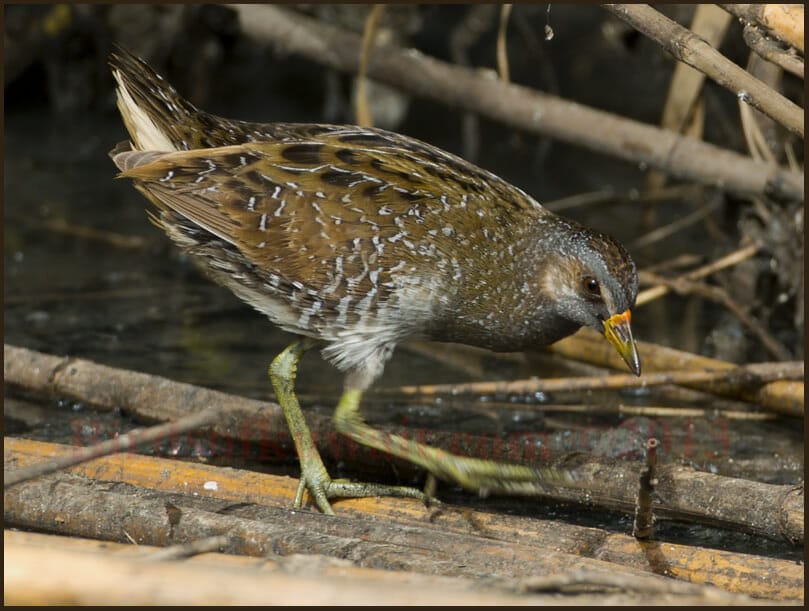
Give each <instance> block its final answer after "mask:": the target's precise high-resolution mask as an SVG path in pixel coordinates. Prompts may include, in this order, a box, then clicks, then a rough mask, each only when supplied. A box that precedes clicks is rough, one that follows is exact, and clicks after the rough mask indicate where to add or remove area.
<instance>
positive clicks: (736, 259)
mask: <svg viewBox="0 0 809 611" xmlns="http://www.w3.org/2000/svg"><path fill="white" fill-rule="evenodd" d="M760 248H761V247H760V246H759V245H758V244H753V245H751V246H745V247H744V248H740V249H739V250H735V251H733V252H732V253H730V254H728V255H725V256H724V257H722V258H720V259H717V260H716V261H713V262H711V263H709V264H707V265H703V266H702V267H700V268H698V269H695V270H694V271H691V272H688V273H687V274H684V275H682V276H679V277H678V278H679V279H683V280H699V279H700V278H705V277H706V276H710V275H711V274H713V273H716V272H718V271H720V270H723V269H725V268H726V267H731V266H733V265H737V264H739V263H741V262H742V261H745V260H747V259H749V258H750V257H752V256H753V255H755V254H756V253H757V252H758V251H759V249H760ZM678 278H675V279H674V280H673V281H676V280H677V279H678ZM670 290H671V287H670V286H668V285H664V284H661V285H659V286H654V287H652V288H650V289H646V290H645V291H642V292H641V293H639V294H638V297H637V299H636V300H635V306H636V307H637V306H641V305H644V304H647V303H649V302H650V301H654V300H655V299H659V298H660V297H662V296H663V295H665V294H666V293H668V292H669V291H670Z"/></svg>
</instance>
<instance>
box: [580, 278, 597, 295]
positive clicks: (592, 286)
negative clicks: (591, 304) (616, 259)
mask: <svg viewBox="0 0 809 611" xmlns="http://www.w3.org/2000/svg"><path fill="white" fill-rule="evenodd" d="M584 290H586V291H587V293H588V294H589V295H590V296H592V297H599V298H600V297H601V286H600V285H599V284H598V280H596V279H595V278H593V277H592V276H585V277H584Z"/></svg>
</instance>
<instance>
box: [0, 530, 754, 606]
mask: <svg viewBox="0 0 809 611" xmlns="http://www.w3.org/2000/svg"><path fill="white" fill-rule="evenodd" d="M3 545H4V547H3V549H4V557H5V559H6V560H7V561H8V562H7V563H6V567H5V571H4V599H5V600H4V602H6V604H12V605H14V604H57V605H58V604H64V603H65V602H66V601H70V602H71V603H74V604H97V605H111V604H112V605H115V604H117V605H139V604H140V605H169V604H182V605H189V604H192V605H194V604H196V605H212V604H255V605H268V604H279V605H298V604H313V605H314V604H318V605H324V606H325V605H329V606H331V605H368V604H379V603H380V602H382V601H384V602H385V603H386V604H421V605H428V604H429V605H436V604H447V605H449V604H452V605H468V606H472V605H527V604H531V605H539V604H545V605H547V604H553V603H555V602H559V601H560V598H559V595H558V594H554V593H542V594H534V593H532V592H531V591H530V590H528V591H526V592H524V593H522V594H520V595H518V594H517V593H516V592H515V589H514V588H511V589H507V588H505V587H498V586H497V585H496V584H491V583H489V584H487V583H481V582H480V581H477V580H471V579H464V578H457V577H455V578H447V577H441V576H434V575H424V574H419V573H414V572H404V571H380V570H375V569H367V568H360V567H356V566H353V565H352V564H351V563H349V562H346V561H341V560H333V559H324V558H322V557H318V556H314V555H309V556H306V557H303V556H291V557H279V556H274V557H271V558H266V559H255V558H245V557H238V556H229V555H225V554H212V553H209V554H202V555H200V556H196V557H194V558H192V559H190V560H187V561H184V562H170V561H153V560H149V558H150V557H151V556H152V555H153V554H154V553H155V551H156V550H159V548H154V547H150V546H134V545H121V544H115V543H109V542H104V543H99V542H93V541H90V540H86V539H76V538H67V537H58V536H53V535H42V534H34V533H21V532H13V531H6V532H5V533H4V541H3ZM43 575H46V576H47V578H43ZM609 577H610V576H609V575H605V574H603V573H602V574H600V579H601V581H602V583H603V587H602V588H601V589H602V590H603V591H599V588H597V587H593V586H592V585H590V586H589V587H588V588H587V589H580V593H576V592H575V590H573V587H574V586H575V578H576V574H572V575H567V576H562V575H559V577H558V578H559V579H560V581H561V579H562V578H566V579H567V581H568V582H569V583H570V585H571V588H570V590H571V591H569V592H568V593H566V594H565V597H564V599H562V600H564V602H567V603H570V602H576V603H580V604H640V603H642V602H643V600H644V599H645V597H648V596H649V594H650V591H651V592H653V593H654V595H655V596H656V598H658V599H659V600H660V601H668V602H670V603H674V602H676V603H677V604H700V603H702V604H711V603H713V604H716V603H720V602H724V603H726V604H727V603H728V602H730V600H729V598H728V596H727V595H725V594H723V593H722V592H717V590H715V589H713V588H699V589H697V588H695V587H694V586H690V585H689V584H683V583H678V582H676V581H673V580H668V581H661V580H659V579H655V580H654V582H651V581H650V580H649V579H648V578H637V579H636V583H639V584H641V585H643V586H645V587H646V589H645V590H644V591H641V592H640V593H638V592H633V591H631V590H630V591H616V588H615V587H610V585H611V584H612V582H611V581H610V580H609ZM585 585H586V584H585ZM650 586H651V588H650ZM655 588H656V589H655ZM733 600H734V601H735V602H737V603H745V602H752V601H749V599H748V600H747V601H745V599H743V598H742V597H738V596H737V597H734V599H733Z"/></svg>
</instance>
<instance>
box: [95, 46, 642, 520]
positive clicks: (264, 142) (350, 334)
mask: <svg viewBox="0 0 809 611" xmlns="http://www.w3.org/2000/svg"><path fill="white" fill-rule="evenodd" d="M109 65H110V68H111V71H112V74H113V77H114V79H115V82H116V92H117V106H118V109H119V111H120V114H121V116H122V118H123V122H124V125H125V127H126V129H127V131H128V134H129V138H130V139H129V141H124V142H122V143H120V144H118V145H117V146H116V147H115V148H114V149H113V150H112V151H111V152H110V156H111V158H112V160H113V162H114V163H115V165H116V166H117V168H118V169H119V170H120V173H119V174H118V176H119V177H123V178H128V179H131V180H132V181H133V183H134V186H135V187H136V188H137V189H138V190H139V191H140V192H141V193H143V194H144V195H145V196H146V198H147V199H148V200H149V201H150V202H151V203H152V204H153V205H154V209H153V210H152V211H151V212H150V217H151V220H152V222H153V223H154V224H155V225H157V226H158V227H160V228H161V229H162V230H163V231H165V233H166V234H167V235H168V237H169V238H170V239H171V240H172V241H173V242H174V243H175V244H176V245H177V246H179V248H180V249H181V250H182V251H183V252H185V253H187V255H189V257H190V258H191V259H192V260H193V261H195V263H197V264H198V265H199V266H200V267H201V268H202V269H203V270H204V271H205V272H206V273H207V274H208V275H209V276H210V277H211V278H212V279H213V280H214V281H215V282H217V283H219V284H221V285H223V286H224V287H227V288H228V289H230V290H231V291H232V292H233V293H234V294H235V295H236V296H237V297H239V298H240V299H242V300H243V301H244V302H246V303H247V304H249V305H250V306H252V307H253V308H255V309H256V310H258V311H259V312H261V313H263V314H264V315H266V316H267V317H268V318H269V320H270V321H271V322H272V323H274V324H275V325H277V326H278V327H280V328H281V329H284V330H285V331H288V332H291V333H293V334H295V335H296V336H297V338H298V339H296V340H295V341H294V342H293V343H292V344H290V345H289V346H288V347H287V348H286V349H285V350H284V351H282V352H281V353H280V354H279V355H278V356H276V357H275V358H274V359H273V360H272V362H271V364H270V366H269V378H270V381H271V384H272V386H273V389H274V390H275V394H276V396H277V398H278V403H279V404H280V406H281V408H282V410H283V413H284V416H285V418H286V421H287V424H288V426H289V430H290V434H291V436H292V438H293V441H294V443H295V448H296V452H297V455H298V458H299V461H300V465H301V478H300V484H299V487H298V491H297V494H296V497H295V501H294V505H295V506H296V507H300V506H301V505H302V500H303V498H304V493H305V492H308V494H309V495H310V498H311V499H312V500H313V501H314V503H315V504H316V506H317V508H318V509H319V510H320V511H321V512H323V513H326V514H333V513H334V511H333V508H332V506H331V501H332V500H335V499H339V498H344V497H358V496H380V495H393V496H400V497H414V498H419V499H422V500H424V501H427V502H429V501H430V500H431V499H433V492H434V489H435V483H436V480H442V481H448V482H451V483H454V484H456V485H460V486H462V487H463V488H465V489H468V490H471V491H476V492H478V493H480V494H481V495H485V494H489V493H506V494H526V495H528V494H542V493H543V491H545V490H546V489H547V486H548V485H549V484H550V485H562V484H569V485H574V486H575V485H577V480H576V478H575V477H574V476H572V475H571V474H570V472H567V471H564V470H562V469H558V468H552V467H536V466H531V467H529V466H525V465H518V464H507V463H497V462H494V461H489V460H483V459H477V458H473V457H465V456H458V455H455V454H451V453H449V452H446V451H444V450H443V449H439V448H434V447H430V446H427V445H424V444H420V443H417V442H415V441H413V440H408V439H405V438H403V437H400V436H397V435H393V434H390V433H387V432H384V431H380V430H377V429H374V428H372V427H370V426H369V425H368V424H366V423H365V422H364V421H363V419H362V416H361V413H360V403H361V398H362V395H363V393H364V392H365V391H366V390H367V389H368V388H369V387H370V386H371V385H372V384H373V383H374V381H375V380H377V378H378V377H379V376H380V374H381V373H382V371H383V369H384V367H385V364H386V363H387V362H388V360H389V359H390V358H391V355H392V353H393V350H394V348H395V347H396V345H397V344H398V343H400V342H402V341H404V340H414V339H416V340H427V341H441V342H455V343H461V344H468V345H473V346H479V347H482V348H487V349H490V350H494V351H509V352H513V351H518V350H523V349H529V348H537V347H540V346H546V345H549V344H551V343H553V342H556V341H557V340H560V339H562V338H564V337H566V336H568V335H571V334H573V333H574V332H576V331H577V330H578V329H580V328H581V327H590V328H593V329H596V330H597V331H599V332H600V333H602V334H604V336H605V338H606V339H607V341H609V343H610V344H612V346H614V347H615V349H616V350H617V352H618V353H619V354H620V355H621V357H622V358H623V360H624V361H625V363H626V364H627V366H628V367H629V369H630V370H631V371H633V372H634V373H635V374H637V375H640V359H639V356H638V351H637V346H636V342H635V340H634V338H633V335H632V329H631V308H632V307H633V306H634V303H635V298H636V296H637V292H638V276H637V270H636V266H635V263H634V261H633V260H632V257H631V256H630V254H629V253H628V252H627V250H626V249H625V248H624V247H623V246H622V245H621V244H620V243H619V242H618V241H617V240H615V239H614V238H612V237H610V236H609V235H607V234H605V233H602V232H600V231H597V230H595V229H591V228H588V227H585V226H583V225H581V224H579V223H577V222H574V221H572V220H569V219H566V218H563V217H561V216H559V215H556V214H554V213H552V212H551V211H549V210H548V209H546V208H545V207H543V206H542V205H541V204H540V203H539V202H537V201H536V200H535V199H534V198H533V197H531V196H530V195H528V194H527V193H525V192H524V191H523V190H521V189H519V188H517V187H515V186H513V185H511V184H509V183H508V182H506V181H505V180H503V179H501V178H499V177H498V176H496V175H494V174H493V173H491V172H488V171H486V170H484V169H482V168H479V167H477V166H475V165H473V164H471V163H469V162H467V161H465V160H463V159H461V158H460V157H457V156H455V155H453V154H451V153H448V152H445V151H443V150H441V149H439V148H437V147H435V146H432V145H430V144H427V143H424V142H421V141H419V140H416V139H414V138H411V137H408V136H405V135H402V134H398V133H393V132H390V131H385V130H382V129H379V128H372V127H359V126H353V125H331V124H319V123H283V122H274V123H253V122H246V121H237V120H230V119H225V118H221V117H218V116H215V115H212V114H209V113H207V112H205V111H203V110H200V109H198V108H197V107H195V106H194V105H193V104H192V103H191V102H189V101H188V100H186V99H184V98H183V97H182V96H181V95H180V94H179V93H178V92H177V91H176V90H175V89H174V88H173V87H172V86H171V85H170V84H169V83H168V82H167V81H166V80H164V79H163V77H161V76H160V75H159V74H157V73H156V72H155V71H154V70H152V68H151V67H150V66H149V65H148V64H147V63H146V62H145V61H143V60H142V59H140V58H138V57H136V56H135V55H133V54H131V53H129V52H127V51H126V50H124V49H117V50H116V51H114V52H113V53H112V54H111V55H110V59H109ZM314 348H317V349H320V351H321V354H322V356H323V358H324V359H325V360H326V361H328V362H330V363H331V364H332V365H334V366H335V367H337V368H338V369H339V370H340V371H342V372H344V373H345V378H344V379H345V382H344V388H343V392H342V395H341V396H340V398H339V400H338V403H337V406H336V408H335V411H334V416H333V422H334V426H335V428H336V430H337V431H338V432H340V433H342V434H344V435H347V436H348V437H350V438H352V439H353V440H355V441H357V442H358V443H360V444H364V445H366V446H370V447H373V448H376V449H378V450H382V451H384V452H387V453H389V454H392V455H394V456H398V457H400V458H403V459H406V460H408V461H410V462H412V463H414V464H416V465H419V466H421V467H422V468H424V469H425V470H426V472H427V474H428V480H427V484H428V485H427V486H425V489H424V490H420V489H417V488H411V487H407V486H388V485H382V484H373V483H366V482H353V481H343V480H336V479H332V478H331V476H330V475H329V474H328V470H327V469H326V467H325V465H324V463H323V461H322V459H321V457H320V455H319V453H318V452H317V448H316V447H315V444H314V442H313V440H312V436H311V432H310V431H309V429H308V426H307V424H306V420H305V418H304V415H303V412H302V410H301V408H300V405H299V403H298V400H297V397H296V395H295V391H294V387H295V378H296V372H297V365H298V361H299V360H300V358H301V356H302V355H303V354H304V353H305V352H306V351H307V350H310V349H314ZM579 483H580V482H579Z"/></svg>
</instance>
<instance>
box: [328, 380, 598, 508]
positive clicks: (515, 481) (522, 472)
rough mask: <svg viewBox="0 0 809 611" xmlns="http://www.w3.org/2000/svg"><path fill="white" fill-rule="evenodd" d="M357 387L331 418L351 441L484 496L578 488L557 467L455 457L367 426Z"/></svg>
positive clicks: (575, 480)
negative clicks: (562, 487) (557, 487)
mask: <svg viewBox="0 0 809 611" xmlns="http://www.w3.org/2000/svg"><path fill="white" fill-rule="evenodd" d="M361 397H362V391H360V390H347V391H346V392H345V393H343V396H342V398H341V399H340V403H339V404H338V405H337V410H336V411H335V414H334V421H335V426H336V428H337V430H338V431H339V432H341V433H344V434H345V435H348V436H349V437H351V438H352V439H353V440H354V441H356V442H358V443H361V444H363V445H366V446H370V447H372V448H376V449H377V450H381V451H383V452H387V453H389V454H393V455H394V456H398V457H399V458H403V459H405V460H408V461H410V462H412V463H414V464H417V465H419V466H421V467H423V468H424V469H426V470H427V471H428V472H429V473H430V474H432V475H434V476H435V477H437V478H439V479H442V480H445V481H451V482H452V481H454V482H457V483H458V484H460V485H461V486H463V487H464V488H466V489H467V490H471V491H474V492H478V493H479V494H481V495H483V496H485V495H486V494H488V493H491V492H500V493H506V494H519V495H538V494H539V495H541V494H543V493H547V491H548V488H549V487H551V486H568V487H570V486H572V487H581V486H582V485H583V484H584V482H581V481H579V480H578V478H577V477H576V476H575V475H574V474H573V473H572V472H570V471H566V470H564V469H558V468H553V467H549V468H532V467H526V466H522V465H510V464H504V463H497V462H494V461H490V460H481V459H478V458H466V457H462V456H456V455H455V454H451V453H449V452H446V451H444V450H441V449H439V448H433V447H431V446H427V445H424V444H421V443H418V442H416V441H412V440H409V439H405V438H404V437H400V436H398V435H392V434H390V433H385V432H383V431H378V430H376V429H373V428H371V427H370V426H368V425H367V424H366V423H365V422H364V421H363V420H362V418H361V416H360V413H359V404H360V399H361Z"/></svg>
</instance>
